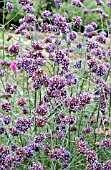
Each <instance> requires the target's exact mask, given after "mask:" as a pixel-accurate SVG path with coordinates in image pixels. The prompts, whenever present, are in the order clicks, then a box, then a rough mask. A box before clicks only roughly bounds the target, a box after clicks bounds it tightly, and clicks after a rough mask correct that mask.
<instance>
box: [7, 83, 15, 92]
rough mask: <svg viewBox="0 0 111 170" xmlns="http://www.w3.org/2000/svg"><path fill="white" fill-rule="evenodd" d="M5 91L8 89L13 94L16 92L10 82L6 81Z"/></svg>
mask: <svg viewBox="0 0 111 170" xmlns="http://www.w3.org/2000/svg"><path fill="white" fill-rule="evenodd" d="M5 91H6V92H7V93H10V94H13V93H14V92H15V89H14V88H13V87H12V86H11V85H10V84H8V83H6V85H5Z"/></svg>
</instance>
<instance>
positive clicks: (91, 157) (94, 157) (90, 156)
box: [86, 150, 98, 164]
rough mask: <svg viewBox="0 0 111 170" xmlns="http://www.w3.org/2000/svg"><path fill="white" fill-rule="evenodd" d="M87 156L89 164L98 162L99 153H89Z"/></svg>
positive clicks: (91, 151)
mask: <svg viewBox="0 0 111 170" xmlns="http://www.w3.org/2000/svg"><path fill="white" fill-rule="evenodd" d="M86 155H87V160H88V162H89V163H91V164H93V163H94V162H95V161H97V160H98V157H97V153H96V152H95V151H94V150H89V151H87V153H86Z"/></svg>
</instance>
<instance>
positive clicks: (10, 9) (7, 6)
mask: <svg viewBox="0 0 111 170" xmlns="http://www.w3.org/2000/svg"><path fill="white" fill-rule="evenodd" d="M6 8H7V9H8V11H9V12H11V13H12V12H13V8H14V5H13V4H12V3H10V2H7V3H6Z"/></svg>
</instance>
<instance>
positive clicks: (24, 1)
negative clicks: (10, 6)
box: [18, 0, 33, 6]
mask: <svg viewBox="0 0 111 170" xmlns="http://www.w3.org/2000/svg"><path fill="white" fill-rule="evenodd" d="M18 3H19V4H22V5H24V6H25V5H27V4H29V5H31V6H32V5H33V0H18Z"/></svg>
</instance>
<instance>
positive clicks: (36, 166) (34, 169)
mask: <svg viewBox="0 0 111 170" xmlns="http://www.w3.org/2000/svg"><path fill="white" fill-rule="evenodd" d="M28 170H45V169H44V167H43V166H42V165H41V163H40V162H37V163H35V162H33V164H32V166H30V167H29V168H28Z"/></svg>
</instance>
